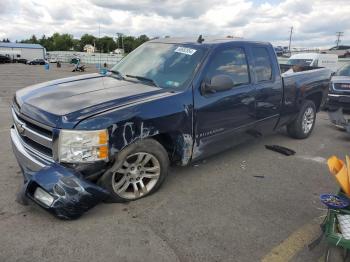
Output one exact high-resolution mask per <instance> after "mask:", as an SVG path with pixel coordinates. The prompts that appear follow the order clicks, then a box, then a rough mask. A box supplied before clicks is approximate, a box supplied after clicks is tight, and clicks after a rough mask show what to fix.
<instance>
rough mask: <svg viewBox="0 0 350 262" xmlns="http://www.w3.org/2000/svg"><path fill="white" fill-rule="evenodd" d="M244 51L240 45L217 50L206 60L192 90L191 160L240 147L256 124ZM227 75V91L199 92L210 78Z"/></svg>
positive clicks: (251, 86)
mask: <svg viewBox="0 0 350 262" xmlns="http://www.w3.org/2000/svg"><path fill="white" fill-rule="evenodd" d="M246 51H247V49H246V48H245V47H244V46H242V45H237V44H236V45H235V44H231V45H225V46H221V47H219V48H216V50H214V51H213V52H212V54H210V56H209V58H208V59H207V61H208V62H207V63H206V65H205V68H204V70H203V71H202V75H201V77H200V79H199V81H198V82H197V86H195V87H194V106H195V126H194V130H195V134H196V137H195V145H194V151H193V159H198V158H202V157H205V156H208V155H211V154H213V153H216V152H218V151H222V150H224V149H225V148H229V147H231V146H233V145H235V144H238V143H241V142H242V141H243V140H244V138H243V136H245V135H246V134H245V131H247V130H248V129H249V128H250V127H251V125H252V124H253V123H254V121H255V88H254V85H253V84H252V81H251V77H250V75H251V74H250V68H249V66H248V64H249V63H248V56H247V52H246ZM222 74H224V75H227V76H229V77H230V78H231V79H232V80H233V82H234V86H233V88H232V89H230V90H226V91H221V92H216V93H209V94H208V93H207V94H203V93H202V92H201V84H203V82H205V81H210V79H211V78H212V77H213V76H216V75H222Z"/></svg>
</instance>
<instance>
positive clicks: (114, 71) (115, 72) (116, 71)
mask: <svg viewBox="0 0 350 262" xmlns="http://www.w3.org/2000/svg"><path fill="white" fill-rule="evenodd" d="M108 72H111V73H113V74H116V75H118V76H119V77H120V79H122V80H124V76H123V74H122V73H120V72H119V71H118V70H111V69H109V70H108Z"/></svg>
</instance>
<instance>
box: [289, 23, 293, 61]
mask: <svg viewBox="0 0 350 262" xmlns="http://www.w3.org/2000/svg"><path fill="white" fill-rule="evenodd" d="M292 34H293V26H292V27H291V28H290V34H289V46H288V50H289V53H290V54H292V53H291V51H290V46H291V44H292Z"/></svg>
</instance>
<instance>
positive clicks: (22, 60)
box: [14, 58, 28, 64]
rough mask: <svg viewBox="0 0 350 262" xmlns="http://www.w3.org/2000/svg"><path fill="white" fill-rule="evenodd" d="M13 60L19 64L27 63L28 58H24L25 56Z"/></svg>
mask: <svg viewBox="0 0 350 262" xmlns="http://www.w3.org/2000/svg"><path fill="white" fill-rule="evenodd" d="M14 62H16V63H20V64H27V63H28V60H27V59H25V58H17V59H15V60H14Z"/></svg>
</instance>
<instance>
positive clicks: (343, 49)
mask: <svg viewBox="0 0 350 262" xmlns="http://www.w3.org/2000/svg"><path fill="white" fill-rule="evenodd" d="M323 53H326V54H335V55H337V56H338V57H339V58H347V57H350V46H348V45H340V46H335V47H332V48H330V49H329V50H326V51H323Z"/></svg>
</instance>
